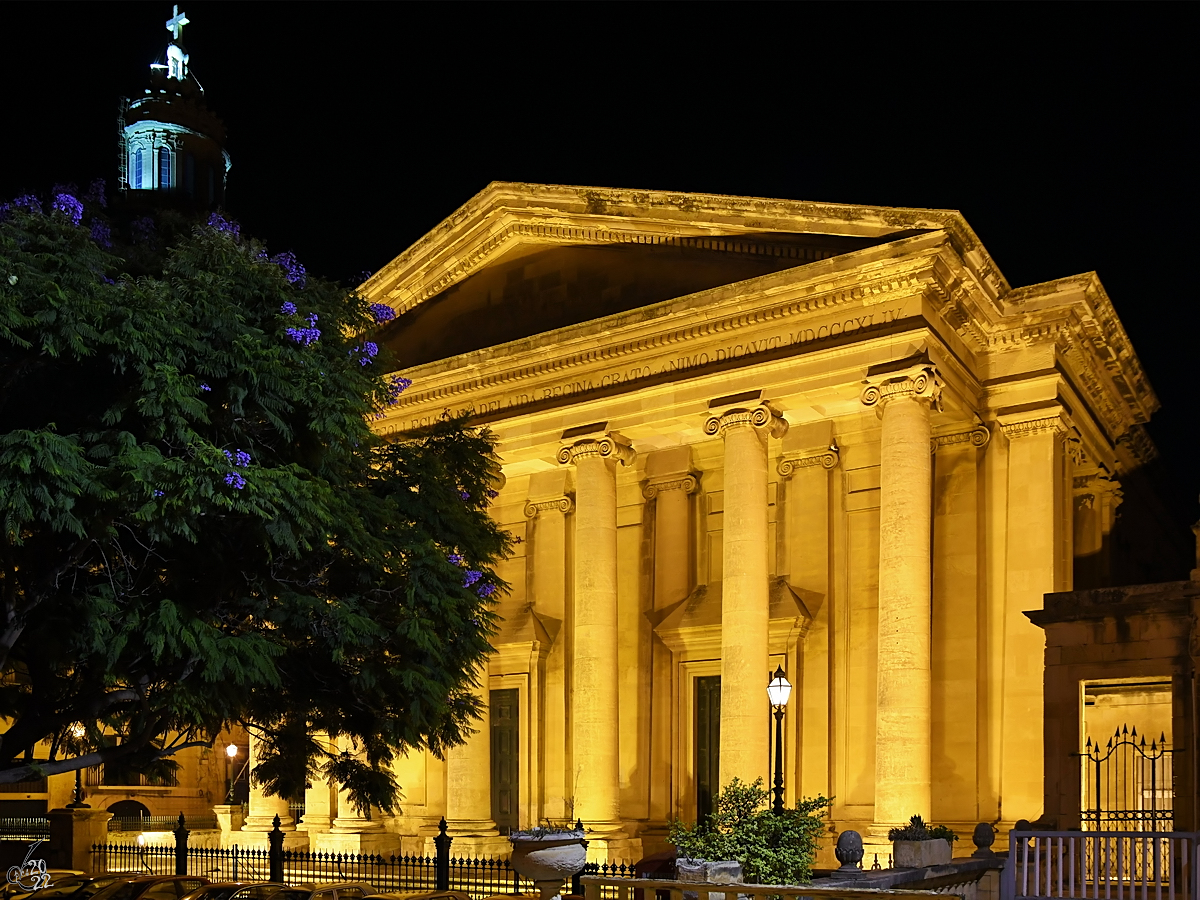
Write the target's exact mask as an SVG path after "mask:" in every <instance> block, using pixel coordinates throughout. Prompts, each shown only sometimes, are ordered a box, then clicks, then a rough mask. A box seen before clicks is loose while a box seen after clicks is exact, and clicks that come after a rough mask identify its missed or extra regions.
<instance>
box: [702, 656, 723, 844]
mask: <svg viewBox="0 0 1200 900" xmlns="http://www.w3.org/2000/svg"><path fill="white" fill-rule="evenodd" d="M720 778H721V676H720V675H705V676H702V677H700V678H697V679H696V821H698V822H699V821H703V819H704V817H705V816H708V815H711V813H712V811H713V798H714V797H716V795H717V791H719V790H720V787H721V783H720Z"/></svg>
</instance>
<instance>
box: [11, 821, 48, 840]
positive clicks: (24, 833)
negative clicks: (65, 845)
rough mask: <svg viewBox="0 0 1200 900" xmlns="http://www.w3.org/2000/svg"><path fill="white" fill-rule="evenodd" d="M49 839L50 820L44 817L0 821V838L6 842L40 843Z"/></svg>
mask: <svg viewBox="0 0 1200 900" xmlns="http://www.w3.org/2000/svg"><path fill="white" fill-rule="evenodd" d="M49 837H50V820H49V819H48V818H46V817H45V816H23V817H20V818H3V819H0V838H3V839H4V840H6V841H40V840H43V839H45V838H49Z"/></svg>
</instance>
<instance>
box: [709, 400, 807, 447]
mask: <svg viewBox="0 0 1200 900" xmlns="http://www.w3.org/2000/svg"><path fill="white" fill-rule="evenodd" d="M734 428H753V429H754V430H755V431H757V432H758V433H759V434H760V435H770V436H771V437H774V438H781V437H783V436H784V435H785V434H787V430H788V422H787V419H785V418H784V417H783V416H781V415H780V414H779V411H778V410H777V409H775V407H774V406H772V405H771V404H770V403H766V402H764V403H760V404H758V405H757V406H751V407H744V406H735V407H732V408H730V409H726V410H724V411H722V412H719V413H710V414H709V416H708V419H707V420H705V422H704V433H705V434H712V435H716V434H720V435H721V436H722V437H724V436H725V434H726V433H727V432H729V431H730V430H731V429H734Z"/></svg>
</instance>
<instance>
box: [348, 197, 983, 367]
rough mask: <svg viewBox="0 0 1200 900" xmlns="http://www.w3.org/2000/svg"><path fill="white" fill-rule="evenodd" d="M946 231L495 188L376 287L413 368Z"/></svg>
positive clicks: (714, 202) (865, 215) (849, 212)
mask: <svg viewBox="0 0 1200 900" xmlns="http://www.w3.org/2000/svg"><path fill="white" fill-rule="evenodd" d="M934 229H940V230H946V231H948V232H949V233H950V234H951V236H952V238H958V239H960V240H961V242H962V243H964V245H966V246H972V247H973V246H976V245H977V241H976V239H975V237H974V235H973V234H972V233H971V232H970V229H969V228H968V227H967V225H966V223H965V222H964V221H963V220H962V217H961V216H959V214H958V213H956V212H952V211H945V210H915V209H892V208H883V207H860V206H847V205H839V204H815V203H801V202H794V201H783V200H765V199H760V198H748V197H727V196H720V195H713V194H680V193H671V192H656V191H625V190H610V189H600V188H583V187H562V186H554V185H529V184H510V183H494V184H492V185H489V186H488V187H487V188H486V189H485V190H484V191H482V192H481V193H480V194H478V195H477V196H476V197H474V198H472V199H471V200H470V201H468V202H467V203H466V204H465V205H464V206H463V207H462V208H460V209H459V210H458V211H457V212H455V213H454V214H453V215H452V216H450V217H449V218H447V219H446V220H445V221H444V222H442V223H441V224H440V225H439V226H438V227H437V228H435V229H433V230H432V231H431V232H429V234H427V235H426V236H425V237H424V238H422V239H421V240H420V241H418V242H417V243H416V244H414V245H413V246H412V247H410V248H409V249H408V250H406V251H405V252H404V253H402V254H401V255H400V256H398V257H396V259H394V260H393V261H392V262H391V263H389V264H388V265H387V266H385V267H384V268H383V269H382V270H380V271H379V272H378V273H377V274H376V275H375V276H373V277H372V278H371V279H370V280H368V281H367V283H366V284H365V285H364V286H363V289H364V290H365V292H366V293H367V295H368V296H369V297H370V298H371V300H372V301H373V302H383V303H387V304H388V305H390V306H392V307H393V308H394V309H395V310H396V311H397V314H398V318H397V320H396V321H395V322H393V323H392V324H391V325H390V326H389V327H388V328H387V329H386V331H385V332H384V333H383V335H382V337H383V339H384V341H385V342H386V343H387V344H388V345H389V346H390V347H391V349H392V350H393V352H394V353H395V354H396V357H397V359H399V360H403V361H404V365H405V366H406V367H409V366H414V365H420V364H422V363H426V362H431V361H433V360H437V359H446V358H449V357H451V356H455V355H458V354H461V353H466V352H470V351H472V350H478V349H481V348H483V347H487V346H495V345H497V344H501V343H506V342H509V341H515V340H519V339H521V338H525V337H529V336H531V335H534V334H541V333H544V332H547V331H552V330H555V329H558V328H563V327H567V326H571V325H576V324H579V323H581V322H586V321H591V320H594V319H599V318H603V317H605V316H610V315H614V314H618V313H624V312H628V311H630V310H635V309H639V308H642V307H647V306H652V305H654V304H657V303H661V302H663V301H667V300H671V299H674V298H677V297H682V296H687V295H691V294H695V293H698V292H701V291H705V290H709V289H712V288H715V287H720V286H723V285H729V284H734V283H737V282H742V281H747V280H749V279H753V278H756V277H759V276H762V275H767V274H771V273H775V272H780V271H782V270H786V269H792V268H797V267H803V266H805V265H809V264H812V263H816V262H820V261H822V260H825V259H829V258H831V257H834V256H839V255H842V254H846V253H853V252H855V251H858V250H862V249H864V248H867V247H872V246H876V245H878V244H881V243H889V242H892V241H896V240H901V239H903V238H905V237H909V236H912V235H914V234H919V233H923V232H926V231H930V230H934Z"/></svg>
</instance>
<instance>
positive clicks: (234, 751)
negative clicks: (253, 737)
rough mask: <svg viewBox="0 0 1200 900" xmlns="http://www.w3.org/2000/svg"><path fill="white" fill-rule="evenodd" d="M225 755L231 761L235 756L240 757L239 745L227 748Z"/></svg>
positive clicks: (231, 745)
mask: <svg viewBox="0 0 1200 900" xmlns="http://www.w3.org/2000/svg"><path fill="white" fill-rule="evenodd" d="M225 755H226V756H228V757H229V758H230V759H233V758H234V757H235V756H237V755H238V748H237V744H230V745H229V746H228V747H226V748H225Z"/></svg>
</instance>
